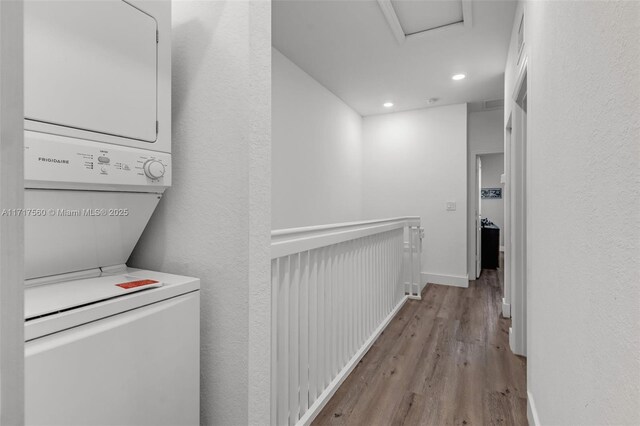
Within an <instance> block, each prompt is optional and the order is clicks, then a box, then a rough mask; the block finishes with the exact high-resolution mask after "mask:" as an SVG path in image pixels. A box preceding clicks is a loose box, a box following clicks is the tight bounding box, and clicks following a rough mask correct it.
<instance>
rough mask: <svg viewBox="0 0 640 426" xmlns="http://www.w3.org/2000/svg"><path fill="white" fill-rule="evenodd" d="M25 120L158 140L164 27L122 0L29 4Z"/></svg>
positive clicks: (35, 0) (37, 0)
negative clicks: (160, 46)
mask: <svg viewBox="0 0 640 426" xmlns="http://www.w3.org/2000/svg"><path fill="white" fill-rule="evenodd" d="M24 19H25V24H24V72H25V76H24V80H25V81H24V87H25V93H24V98H25V118H26V119H27V120H30V121H32V122H36V123H46V124H49V125H54V126H56V127H54V131H52V132H50V133H57V134H61V135H67V133H66V132H65V128H67V129H69V128H71V129H76V130H77V129H79V130H85V131H90V132H95V133H99V134H105V135H113V136H119V137H124V138H128V139H136V140H140V141H146V142H153V141H155V140H156V132H157V129H156V120H157V39H156V37H157V35H156V34H157V33H156V31H157V23H156V21H155V19H154V18H153V17H151V16H149V15H148V14H146V13H144V12H142V11H141V10H139V9H137V8H136V7H134V6H132V5H131V4H129V3H127V2H124V1H121V0H102V1H73V0H71V1H68V0H63V1H41V0H30V1H26V2H25V5H24Z"/></svg>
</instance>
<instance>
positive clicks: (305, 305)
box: [298, 251, 309, 413]
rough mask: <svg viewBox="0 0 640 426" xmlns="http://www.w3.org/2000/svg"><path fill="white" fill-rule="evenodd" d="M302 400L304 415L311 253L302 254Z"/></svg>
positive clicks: (300, 369) (299, 331) (299, 332)
mask: <svg viewBox="0 0 640 426" xmlns="http://www.w3.org/2000/svg"><path fill="white" fill-rule="evenodd" d="M299 309H300V326H299V328H298V341H299V342H300V363H299V366H298V375H299V377H300V398H299V407H298V412H299V413H304V412H306V411H307V408H308V407H309V252H308V251H306V252H303V253H300V308H299Z"/></svg>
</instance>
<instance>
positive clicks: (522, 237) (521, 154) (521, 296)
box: [505, 56, 529, 356]
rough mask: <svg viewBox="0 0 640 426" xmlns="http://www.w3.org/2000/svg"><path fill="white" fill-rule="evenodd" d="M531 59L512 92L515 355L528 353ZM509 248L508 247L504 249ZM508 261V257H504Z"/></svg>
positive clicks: (511, 337) (511, 341)
mask: <svg viewBox="0 0 640 426" xmlns="http://www.w3.org/2000/svg"><path fill="white" fill-rule="evenodd" d="M527 73H528V58H527V56H524V58H523V60H522V66H521V67H520V68H519V70H518V75H517V79H516V84H515V88H514V92H513V95H512V100H513V110H512V112H511V117H510V122H511V132H510V136H511V137H510V141H509V142H510V171H509V174H508V175H507V176H508V178H507V181H508V182H509V200H510V201H509V205H510V227H509V232H510V235H509V246H510V247H509V267H510V271H509V272H510V275H509V277H510V290H511V294H510V311H511V327H510V328H509V346H510V347H511V351H512V352H513V353H515V354H516V355H521V356H526V355H527V284H528V283H527V281H528V280H527V278H528V275H529V274H528V262H527V260H528V255H527V194H528V182H529V179H528V178H527V176H528V175H529V168H528V167H527V158H528V156H527V94H528V78H527ZM505 249H506V248H505ZM505 260H506V259H505Z"/></svg>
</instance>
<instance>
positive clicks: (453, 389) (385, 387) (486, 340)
mask: <svg viewBox="0 0 640 426" xmlns="http://www.w3.org/2000/svg"><path fill="white" fill-rule="evenodd" d="M500 278H501V277H499V276H498V273H497V272H496V271H492V270H485V271H483V273H482V275H481V277H480V278H479V279H478V280H477V281H471V282H470V286H469V288H466V289H465V288H459V287H449V286H441V285H434V284H430V285H429V286H427V288H426V289H425V290H424V292H423V299H422V301H414V300H409V301H408V302H407V303H406V305H405V306H404V307H403V308H402V310H401V311H400V312H399V313H398V315H397V316H396V318H394V319H393V321H392V322H391V323H390V324H389V326H388V328H387V329H386V330H385V331H384V333H383V334H382V336H380V338H379V339H378V341H377V342H376V343H375V344H374V346H373V347H372V348H371V350H370V351H369V352H368V353H367V354H366V355H365V357H364V358H363V359H362V361H361V362H360V364H359V365H358V366H357V367H356V369H355V370H354V371H353V372H352V373H351V375H350V376H349V377H348V378H347V379H346V380H345V382H344V383H343V384H342V386H341V387H340V388H339V389H338V391H337V392H336V394H335V395H334V396H333V398H332V399H331V400H330V401H329V403H328V404H327V405H326V407H325V408H324V409H323V410H322V412H321V413H320V414H319V415H318V417H317V418H316V420H315V422H314V424H315V425H328V424H350V425H356V424H368V425H374V424H375V425H386V424H394V425H395V424H407V425H415V424H428V425H445V424H446V425H450V424H451V425H452V424H455V425H482V424H486V425H488V424H502V425H526V424H527V413H526V410H527V405H526V404H527V402H526V401H527V400H526V396H527V395H526V382H525V380H526V379H525V376H526V361H525V360H524V358H521V357H517V356H515V355H513V354H512V353H511V351H510V349H509V342H508V330H509V324H510V320H506V319H504V318H502V317H501V287H502V286H501V279H500Z"/></svg>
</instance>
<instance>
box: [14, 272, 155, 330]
mask: <svg viewBox="0 0 640 426" xmlns="http://www.w3.org/2000/svg"><path fill="white" fill-rule="evenodd" d="M162 285H163V283H162V282H161V281H158V280H155V279H151V278H144V277H141V276H139V275H138V276H133V275H129V274H119V275H111V276H103V277H95V278H85V279H80V280H74V281H66V282H61V283H56V284H46V285H40V286H35V287H27V288H26V289H25V306H24V314H25V320H27V321H29V320H31V319H35V318H40V317H44V316H47V315H51V314H57V313H61V312H66V311H69V310H72V309H76V308H79V307H83V306H88V305H92V304H94V303H98V302H102V301H106V300H110V299H114V298H117V297H121V296H126V295H128V294H130V293H134V292H138V291H142V290H147V289H150V288H157V287H162Z"/></svg>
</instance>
